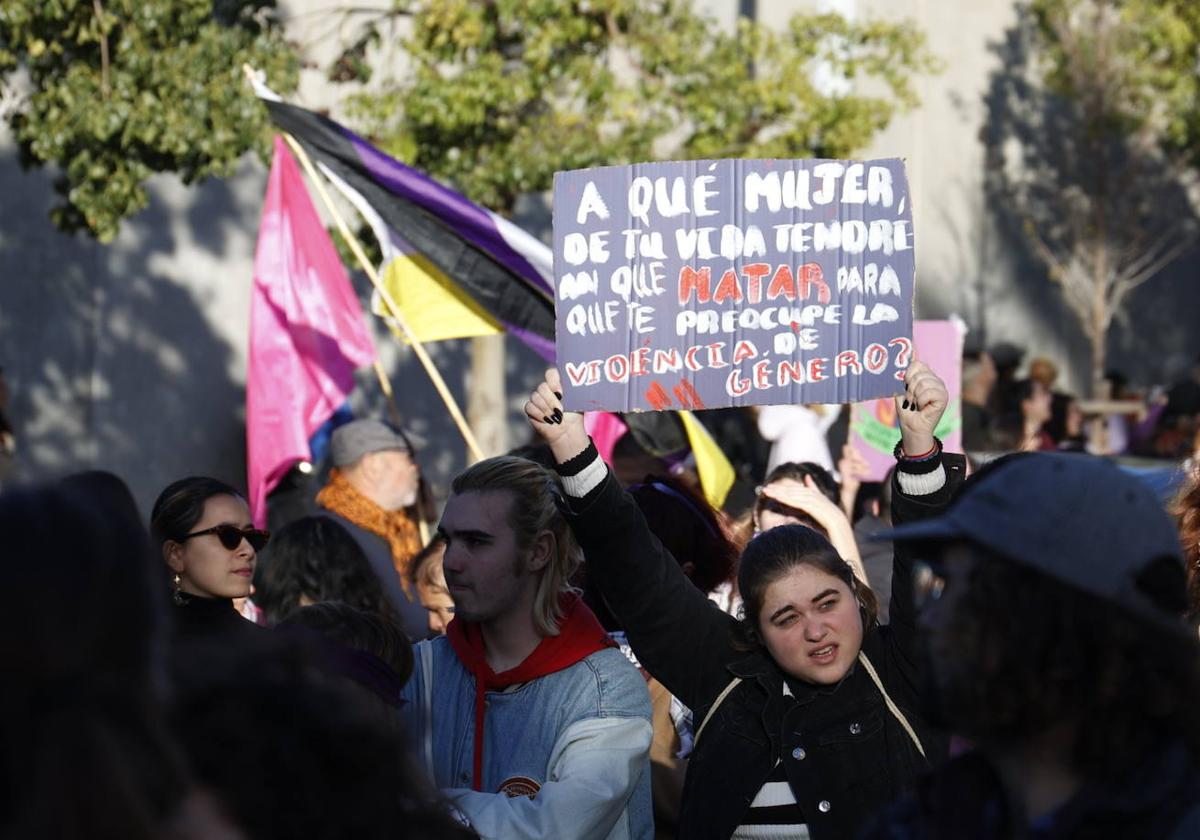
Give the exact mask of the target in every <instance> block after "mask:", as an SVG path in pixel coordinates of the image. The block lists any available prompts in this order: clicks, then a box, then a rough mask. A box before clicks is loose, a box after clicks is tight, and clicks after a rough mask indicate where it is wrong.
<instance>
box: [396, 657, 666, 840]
mask: <svg viewBox="0 0 1200 840" xmlns="http://www.w3.org/2000/svg"><path fill="white" fill-rule="evenodd" d="M415 652H416V663H415V668H414V673H413V678H412V679H411V680H410V681H409V683H408V685H407V686H406V687H405V689H404V699H405V700H406V701H407V702H406V705H405V706H404V710H403V714H404V716H405V718H406V719H407V723H408V725H409V727H410V734H411V736H412V738H413V740H414V741H415V745H416V746H417V748H418V753H419V754H420V755H421V756H422V758H423V760H424V761H425V764H426V766H427V767H428V768H429V769H430V772H431V773H432V775H433V778H434V780H435V782H436V784H437V785H438V787H440V788H441V789H442V792H443V793H444V794H445V795H447V796H448V797H449V798H450V799H451V801H452V802H453V803H454V804H455V805H456V806H457V807H458V808H459V809H460V810H461V811H462V812H463V813H464V814H465V815H466V816H467V817H468V819H470V821H471V824H472V826H473V827H474V829H475V830H476V831H477V832H479V834H480V836H481V837H484V838H490V837H496V838H563V839H564V840H565V838H596V840H601V838H609V839H610V840H625V838H637V840H642V838H651V837H653V834H654V824H653V816H652V813H651V802H650V768H649V757H648V756H649V749H650V738H651V725H650V699H649V695H648V693H647V691H646V685H645V680H644V679H643V678H642V676H641V674H640V673H639V672H638V671H637V669H636V668H634V667H633V666H632V665H630V664H629V662H628V661H627V660H626V659H625V657H624V656H622V655H621V653H620V651H619V650H617V649H615V648H606V649H604V650H601V651H598V652H596V653H593V654H592V655H590V656H588V657H586V658H585V659H583V660H581V661H579V662H577V663H576V664H575V665H572V666H571V667H569V668H566V669H564V670H562V671H558V672H555V673H553V674H548V675H546V676H543V677H539V678H537V679H535V680H532V681H530V682H527V683H524V684H521V685H517V686H513V687H511V688H509V689H507V690H504V691H490V692H488V694H487V696H486V697H487V699H486V712H485V723H484V753H483V762H484V764H483V779H482V785H481V788H482V790H481V791H475V790H471V789H470V786H471V767H472V756H473V750H474V735H475V715H474V697H475V684H474V679H473V678H472V676H471V674H470V673H469V672H468V671H467V670H466V669H465V668H464V667H463V666H462V664H461V663H460V662H459V660H458V657H457V656H456V655H455V653H454V650H453V649H452V648H451V646H450V644H449V642H448V641H447V640H446V639H445V638H439V639H434V640H432V641H425V642H421V643H420V644H418V645H417V646H416V651H415ZM431 708H432V710H433V713H432V715H431V714H429V710H430V709H431Z"/></svg>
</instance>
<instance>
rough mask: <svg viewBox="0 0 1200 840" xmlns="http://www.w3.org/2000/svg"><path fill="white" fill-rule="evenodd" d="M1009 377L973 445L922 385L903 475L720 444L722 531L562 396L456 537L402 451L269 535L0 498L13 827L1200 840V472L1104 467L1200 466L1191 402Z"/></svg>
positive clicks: (478, 494)
mask: <svg viewBox="0 0 1200 840" xmlns="http://www.w3.org/2000/svg"><path fill="white" fill-rule="evenodd" d="M1005 361H1008V360H1007V359H999V360H995V361H994V360H993V359H992V358H991V356H989V355H987V354H974V355H972V356H971V357H970V358H968V359H967V360H966V363H965V365H964V377H963V394H962V400H963V403H962V409H963V410H962V416H963V424H964V443H965V449H966V450H967V452H966V453H961V452H960V453H955V452H950V451H945V450H944V447H943V442H942V441H941V440H939V439H938V438H937V437H936V436H935V431H936V430H937V428H938V426H939V422H940V421H941V420H942V418H943V415H944V413H945V412H946V410H947V407H948V402H949V394H948V391H947V388H946V386H945V383H944V382H943V381H942V379H941V378H939V376H938V374H937V373H936V372H935V371H933V370H931V369H930V368H929V367H928V366H926V365H925V364H923V363H921V362H913V363H912V364H911V365H910V367H909V369H908V371H907V373H906V377H905V381H904V393H903V394H902V395H900V396H898V397H897V398H896V401H895V411H896V416H897V418H898V425H899V430H900V443H899V444H898V445H897V447H896V451H895V466H894V468H893V469H892V471H891V472H890V473H889V474H888V476H887V478H886V479H884V480H883V481H882V482H875V483H873V482H865V481H863V480H862V479H863V460H862V458H861V454H860V453H857V452H855V451H854V449H853V448H852V447H846V446H843V445H841V442H840V441H839V440H838V439H837V437H836V434H837V432H836V430H837V423H836V420H837V415H838V412H837V411H836V408H831V407H809V406H783V407H772V408H770V409H763V410H761V411H758V412H757V414H755V413H747V412H741V413H738V412H735V411H729V412H722V413H719V414H716V415H710V416H709V417H708V418H706V422H709V424H710V427H711V428H712V429H713V433H714V435H715V436H716V437H717V438H718V439H722V438H723V437H724V438H729V437H730V436H733V437H736V438H737V440H728V441H727V442H726V451H737V452H740V453H746V454H745V457H738V458H737V459H736V460H737V466H738V468H739V471H740V473H741V476H742V479H743V481H742V483H743V484H744V483H746V480H749V481H751V482H753V485H752V488H751V489H750V490H749V491H747V492H744V493H743V494H742V495H741V496H739V495H738V494H737V493H734V494H731V497H730V503H729V504H728V505H727V506H726V509H724V510H717V509H714V508H713V507H712V505H710V504H709V502H708V501H707V500H706V497H705V496H704V494H703V493H702V492H701V491H700V489H699V488H698V486H697V484H696V481H695V476H694V474H693V473H692V471H691V470H690V468H689V464H688V462H687V461H686V459H674V460H673V459H671V458H663V457H660V455H659V454H656V453H652V452H647V451H646V449H645V447H643V446H639V444H638V442H637V440H636V439H635V436H634V434H633V433H632V432H630V433H629V434H628V435H627V436H626V439H624V440H623V441H621V442H619V444H618V446H616V447H615V448H614V450H613V455H612V457H611V458H610V459H609V460H610V461H612V463H611V464H610V463H609V462H606V460H605V459H604V458H602V457H601V455H600V452H599V451H598V450H597V448H596V446H595V444H594V443H593V442H592V441H591V439H590V438H589V436H588V434H587V431H586V430H585V425H584V421H583V417H582V415H579V414H575V413H572V412H568V411H567V410H566V409H565V408H564V406H563V401H562V400H563V394H562V384H561V381H560V380H559V377H558V373H557V372H556V371H554V370H550V371H547V373H546V376H545V379H544V381H542V382H540V383H538V384H537V386H536V388H534V389H532V391H531V393H530V396H529V400H528V402H527V403H526V404H525V414H526V416H527V419H528V424H529V429H530V441H529V443H528V444H527V445H525V446H522V447H521V448H520V449H519V450H516V451H514V452H513V453H511V454H509V455H505V456H499V457H494V458H489V459H486V460H483V461H480V462H478V463H475V464H473V465H471V466H470V467H468V468H467V469H466V470H464V471H463V472H462V473H460V474H459V475H457V476H456V477H455V478H454V479H453V481H452V482H451V485H450V488H449V493H448V496H447V498H446V500H445V504H444V506H443V507H442V510H441V511H440V515H439V516H437V517H436V518H435V517H432V516H430V509H431V506H430V505H429V504H428V499H427V496H428V494H427V493H425V492H424V487H423V485H424V482H423V480H422V478H421V475H420V467H419V464H420V460H421V454H422V453H421V452H420V451H419V447H418V445H417V444H415V443H414V440H413V438H412V437H411V436H410V435H408V434H406V433H405V432H404V431H403V430H401V429H398V428H396V427H394V426H392V425H390V424H388V423H384V422H382V421H378V420H374V419H359V420H352V421H350V422H348V423H345V424H343V425H341V426H339V427H338V428H337V429H336V430H335V431H334V432H333V435H332V439H331V442H330V446H329V463H330V466H331V469H330V471H329V473H328V478H327V480H326V481H325V482H324V483H323V486H322V487H321V488H320V490H319V492H318V493H316V494H315V498H314V499H313V501H312V505H311V507H310V508H309V509H306V510H298V511H296V512H295V515H292V516H289V521H287V522H285V523H281V524H280V523H273V524H276V526H277V527H276V530H275V531H274V532H273V533H269V532H268V531H266V530H263V529H259V528H257V527H255V526H254V524H253V522H252V520H251V516H250V510H249V507H248V506H247V503H246V501H245V497H244V495H243V494H242V493H241V492H240V491H239V489H238V488H236V487H235V486H233V485H231V484H228V483H226V482H223V481H220V480H217V479H215V478H209V477H189V478H182V479H179V480H177V481H173V482H172V483H170V484H168V485H167V486H166V487H165V489H163V491H162V492H161V494H160V495H159V496H158V499H157V501H156V502H155V504H154V505H153V508H152V509H151V511H150V512H149V515H148V516H143V514H142V513H141V512H140V511H139V510H138V507H137V504H136V502H135V500H134V499H133V497H132V495H131V494H130V493H129V490H128V489H127V488H126V486H125V484H124V483H123V482H122V481H121V479H120V478H119V477H117V476H115V475H112V474H110V473H105V472H87V473H78V474H74V475H71V476H68V477H66V478H64V479H62V480H60V481H58V482H56V483H54V484H51V485H41V486H32V487H6V488H5V490H4V492H3V493H2V494H0V532H2V533H3V534H4V535H5V544H6V546H8V548H9V550H8V552H7V556H8V557H9V558H10V561H9V563H8V568H9V573H10V575H11V576H12V577H11V578H10V579H11V580H12V581H13V583H14V584H15V586H14V588H13V590H12V591H13V595H14V597H13V598H11V599H10V604H9V608H8V609H6V610H5V611H4V612H3V614H2V615H3V618H0V621H2V622H4V623H5V625H6V626H4V628H3V631H2V632H0V639H2V640H3V641H0V644H2V645H3V648H4V661H5V663H6V667H5V673H6V675H7V676H8V679H7V680H6V682H7V686H8V690H7V691H6V692H4V694H3V697H4V698H5V699H4V700H3V702H4V703H5V704H6V706H7V708H6V711H7V712H8V713H7V714H4V715H3V716H2V721H3V722H2V723H0V727H2V728H3V735H2V737H0V744H2V745H3V746H2V748H0V749H2V750H3V753H4V756H5V761H4V771H3V772H4V778H3V780H2V781H0V837H6V838H7V837H13V838H16V837H96V838H105V837H112V838H134V839H135V840H136V838H201V837H204V838H209V837H212V838H248V840H260V839H261V840H275V838H281V839H282V838H299V837H312V838H342V837H345V838H351V837H353V838H355V839H356V840H359V839H360V838H372V837H379V838H385V837H386V838H392V839H393V840H394V838H435V837H436V838H442V837H445V838H457V837H462V838H471V837H481V838H612V839H613V840H617V838H652V837H683V838H689V839H690V838H738V840H742V839H743V838H813V839H814V840H832V839H834V838H855V837H863V838H868V840H901V838H903V840H908V839H909V838H927V839H928V840H935V838H936V839H937V840H941V839H942V838H986V839H987V840H991V839H992V838H994V839H995V840H1008V839H1009V838H1012V840H1016V838H1034V839H1035V840H1058V839H1059V838H1062V840H1067V839H1068V838H1071V839H1072V840H1076V839H1077V840H1085V839H1086V838H1099V837H1122V838H1147V840H1149V838H1169V840H1183V838H1195V837H1200V711H1197V704H1196V700H1197V698H1200V637H1198V635H1197V626H1196V625H1197V619H1200V473H1198V472H1192V473H1190V474H1189V475H1188V476H1187V478H1186V480H1185V481H1184V482H1183V486H1182V489H1181V490H1180V491H1179V492H1178V493H1176V494H1175V495H1174V497H1173V499H1172V500H1171V501H1170V502H1169V503H1164V500H1163V499H1162V498H1161V497H1160V496H1159V495H1158V494H1157V493H1156V492H1155V491H1154V490H1153V489H1152V488H1151V487H1150V486H1149V485H1148V484H1147V483H1146V482H1145V481H1143V480H1142V479H1141V478H1139V477H1138V476H1136V475H1134V474H1133V473H1131V472H1129V471H1126V470H1123V469H1121V468H1120V467H1119V466H1117V465H1114V463H1112V461H1111V459H1109V458H1105V457H1099V456H1103V455H1110V454H1113V453H1114V452H1115V451H1118V450H1119V451H1137V450H1138V448H1139V447H1149V450H1154V451H1157V452H1158V454H1164V452H1165V451H1166V450H1167V449H1168V448H1170V447H1174V449H1172V450H1171V453H1170V454H1171V455H1172V456H1173V457H1179V458H1180V459H1182V458H1184V457H1186V456H1189V455H1192V454H1193V452H1194V441H1195V433H1196V426H1197V424H1196V419H1197V416H1200V401H1197V402H1196V405H1194V406H1192V404H1191V403H1189V402H1188V400H1189V399H1192V398H1193V397H1194V396H1195V395H1194V394H1192V393H1191V392H1190V391H1189V390H1188V388H1187V387H1186V383H1183V384H1182V385H1180V386H1179V387H1177V388H1175V389H1172V391H1171V393H1170V394H1168V395H1167V396H1166V397H1165V398H1164V399H1163V400H1161V401H1158V402H1156V403H1154V405H1152V406H1150V409H1149V410H1148V411H1147V412H1146V414H1145V416H1141V417H1139V416H1138V415H1137V413H1136V412H1130V413H1129V414H1124V413H1122V412H1108V413H1106V414H1095V415H1094V416H1093V418H1092V419H1091V420H1089V418H1088V413H1087V412H1086V411H1083V410H1081V409H1080V407H1079V406H1078V405H1077V401H1074V400H1073V399H1072V398H1070V397H1065V396H1063V395H1060V394H1058V393H1056V392H1055V390H1054V388H1055V372H1054V371H1053V369H1052V366H1050V367H1049V368H1048V367H1047V365H1045V364H1042V361H1043V360H1034V362H1032V363H1031V364H1030V365H1029V376H1028V377H1027V378H1025V379H1017V378H1016V377H1015V376H1014V375H1013V370H1011V369H1009V370H1006V369H1005V365H1004V364H998V363H997V362H1005ZM1197 382H1200V371H1197ZM1195 390H1197V391H1200V384H1198V385H1196V388H1195ZM1112 396H1113V398H1114V399H1120V398H1121V397H1120V394H1119V393H1114V394H1113V395H1112ZM1073 406H1074V407H1073ZM1155 408H1157V409H1158V410H1157V413H1155V411H1154V410H1153V409H1155ZM1089 424H1090V431H1089V428H1088V427H1089ZM756 427H757V429H759V430H761V435H758V434H756V433H755V429H756ZM3 431H4V430H3V429H0V432H3ZM1189 435H1191V437H1190V438H1189ZM831 441H832V445H831V443H830V442H831ZM1118 444H1119V445H1118ZM1149 450H1147V451H1149ZM831 452H837V453H839V454H840V457H839V458H837V459H835V458H833V457H831V454H830V453H831ZM980 452H987V453H990V454H989V455H988V456H987V457H986V458H985V457H978V458H977V457H975V455H976V453H980ZM1001 453H1011V454H1001ZM1089 453H1091V454H1089ZM797 459H798V460H797ZM1187 469H1190V470H1193V471H1194V470H1195V469H1196V468H1195V466H1194V465H1189V466H1188V467H1187ZM430 525H434V526H435V527H434V529H433V530H432V532H429V531H430V529H429V527H428V526H430ZM7 704H11V705H7Z"/></svg>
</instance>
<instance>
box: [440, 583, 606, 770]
mask: <svg viewBox="0 0 1200 840" xmlns="http://www.w3.org/2000/svg"><path fill="white" fill-rule="evenodd" d="M559 605H560V607H561V608H562V612H563V617H562V620H561V621H560V622H559V624H558V635H557V636H546V637H545V638H543V639H542V641H541V642H540V643H539V644H538V646H537V647H536V648H534V649H533V653H531V654H529V656H527V657H525V660H524V661H523V662H522V663H521V664H520V665H518V666H516V667H515V668H510V669H508V670H507V671H501V672H500V673H499V674H497V673H496V672H495V671H493V670H492V669H491V666H489V665H488V663H487V656H486V652H485V650H484V645H483V634H482V633H480V631H479V625H478V624H472V623H470V622H466V621H461V620H459V619H457V618H455V619H454V620H453V621H451V622H450V626H449V627H447V628H446V637H447V638H448V639H449V641H450V647H451V648H453V649H454V653H455V654H456V655H457V656H458V661H459V662H461V663H462V665H463V667H464V668H466V669H467V670H468V671H469V672H470V673H471V675H472V676H474V677H475V755H474V766H473V768H472V769H473V775H474V778H473V779H472V782H471V786H472V787H473V788H474V789H475V790H480V785H481V784H482V783H483V779H482V776H483V717H484V713H485V709H486V706H485V705H484V696H485V694H486V693H487V692H488V691H490V690H492V689H499V688H507V687H508V686H510V685H519V684H520V683H527V682H529V681H531V680H536V679H537V678H538V677H544V676H546V675H547V674H553V673H555V672H556V671H562V670H563V669H565V668H570V667H571V666H572V665H574V664H575V663H576V662H579V661H580V660H583V659H586V658H587V657H589V656H591V655H592V654H593V653H595V652H596V651H598V650H604V648H607V647H616V645H614V644H613V642H612V640H611V639H609V638H608V634H607V633H606V632H605V631H604V628H603V627H602V626H601V625H600V622H599V621H597V620H596V616H595V615H593V614H592V611H591V610H590V609H588V607H587V605H586V604H585V603H583V600H582V599H581V598H580V597H579V596H578V595H576V594H574V593H564V594H563V595H562V596H561V599H560V601H559Z"/></svg>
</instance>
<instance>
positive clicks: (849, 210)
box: [554, 159, 914, 411]
mask: <svg viewBox="0 0 1200 840" xmlns="http://www.w3.org/2000/svg"><path fill="white" fill-rule="evenodd" d="M913 270H914V257H913V228H912V206H911V201H910V200H909V194H908V180H907V178H906V176H905V173H904V163H903V161H900V160H898V159H887V160H874V161H857V162H856V161H832V160H717V161H709V160H704V161H686V162H676V163H644V164H636V165H633V166H617V167H603V168H598V169H584V170H577V171H573V172H560V173H558V174H557V175H556V176H555V178H554V276H555V281H556V283H555V294H556V304H557V332H556V342H557V358H558V365H559V370H560V371H561V372H562V376H563V381H564V386H565V400H564V401H565V403H566V406H567V408H569V409H572V410H588V411H594V410H610V411H638V410H662V409H680V408H688V409H691V408H720V407H725V406H739V405H771V404H782V403H845V402H858V401H861V400H865V399H871V398H875V397H882V396H887V395H891V394H896V393H898V392H899V391H900V390H901V387H902V386H900V384H899V382H898V379H899V378H902V377H903V373H904V369H905V368H906V367H907V366H908V362H909V359H910V357H911V355H912V341H911V336H912V298H913Z"/></svg>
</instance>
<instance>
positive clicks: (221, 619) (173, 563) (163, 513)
mask: <svg viewBox="0 0 1200 840" xmlns="http://www.w3.org/2000/svg"><path fill="white" fill-rule="evenodd" d="M150 531H151V535H152V537H153V539H154V542H155V544H156V546H157V547H158V548H159V550H160V551H161V553H162V559H163V561H164V562H165V563H166V565H167V572H168V574H169V575H170V579H171V594H172V597H171V601H172V604H173V605H174V607H175V609H173V610H172V611H171V613H172V622H173V624H174V627H175V632H174V639H175V643H176V644H177V645H178V644H184V645H190V644H193V643H196V642H199V643H204V644H210V643H211V644H217V645H221V644H225V643H232V644H235V645H236V644H238V643H240V642H247V641H249V642H253V641H255V640H257V639H259V638H261V637H260V636H259V635H258V634H260V633H263V632H265V630H263V629H262V628H260V627H258V626H257V625H255V624H254V623H253V622H251V621H247V620H246V619H244V618H242V617H241V615H239V614H238V612H237V610H236V609H234V605H233V601H234V599H235V598H246V597H248V596H249V595H250V593H251V581H252V579H253V577H254V567H255V564H256V563H257V560H258V551H259V550H260V549H261V548H262V547H263V546H265V545H266V544H267V540H268V539H269V537H270V534H269V533H268V532H266V531H262V530H259V529H257V528H255V527H254V526H253V524H252V523H251V521H250V508H249V507H248V506H247V505H246V500H245V499H243V498H242V495H241V494H240V493H238V491H237V490H235V489H233V488H232V487H230V486H229V485H228V484H225V483H224V482H222V481H218V480H216V479H215V478H205V477H201V476H194V477H191V478H183V479H180V480H179V481H176V482H174V483H173V484H171V485H170V486H168V487H167V488H166V489H165V490H163V491H162V493H160V494H159V497H158V500H157V501H155V503H154V509H153V511H152V512H151V514H150Z"/></svg>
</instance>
